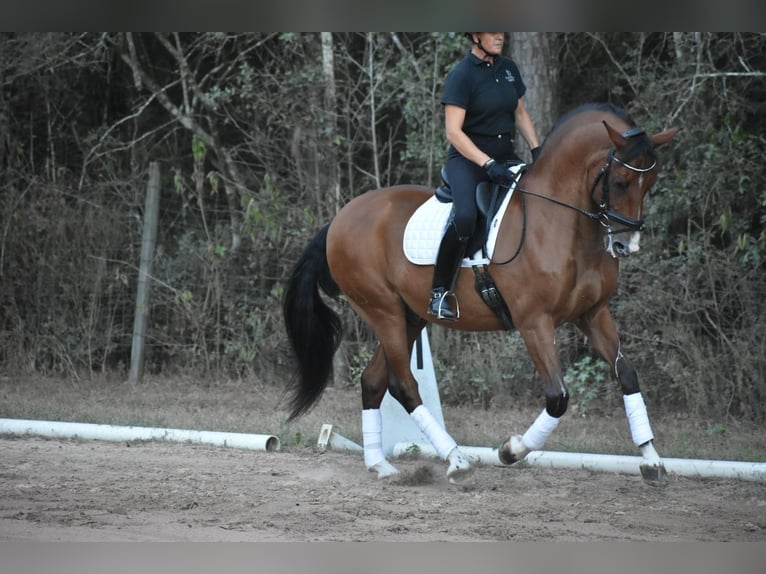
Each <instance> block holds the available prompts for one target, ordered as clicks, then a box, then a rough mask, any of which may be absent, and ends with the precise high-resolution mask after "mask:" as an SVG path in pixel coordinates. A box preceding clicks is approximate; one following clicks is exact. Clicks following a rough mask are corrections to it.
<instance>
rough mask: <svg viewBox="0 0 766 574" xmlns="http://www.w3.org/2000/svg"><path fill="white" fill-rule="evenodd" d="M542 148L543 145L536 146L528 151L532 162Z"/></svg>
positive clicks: (535, 159) (538, 155)
mask: <svg viewBox="0 0 766 574" xmlns="http://www.w3.org/2000/svg"><path fill="white" fill-rule="evenodd" d="M541 149H543V146H540V145H539V146H537V147H533V148H532V149H531V150H530V151H531V152H532V163H534V162H536V161H537V158H538V157H540V150H541Z"/></svg>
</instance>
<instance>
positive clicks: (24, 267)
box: [0, 32, 766, 422]
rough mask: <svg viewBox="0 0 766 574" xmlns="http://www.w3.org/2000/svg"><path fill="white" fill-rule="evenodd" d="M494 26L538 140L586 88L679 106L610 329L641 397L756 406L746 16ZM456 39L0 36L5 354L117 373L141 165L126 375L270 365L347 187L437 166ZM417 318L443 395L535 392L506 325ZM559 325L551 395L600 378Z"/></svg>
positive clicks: (37, 363)
mask: <svg viewBox="0 0 766 574" xmlns="http://www.w3.org/2000/svg"><path fill="white" fill-rule="evenodd" d="M508 47H509V51H508V53H509V54H510V55H512V56H513V57H514V59H515V60H516V61H517V63H518V64H519V66H520V68H521V71H522V74H523V76H524V79H525V81H526V83H527V85H528V86H529V92H528V93H527V96H526V98H525V100H526V102H527V107H528V108H529V109H530V111H531V113H532V116H533V118H534V120H535V123H536V125H537V128H538V131H539V132H540V135H541V136H543V135H544V134H545V133H547V131H548V129H549V128H550V127H551V126H552V125H553V123H554V122H555V120H556V118H557V117H558V116H559V115H561V114H562V113H564V112H566V111H567V110H568V109H571V108H573V107H575V106H576V105H579V104H581V103H585V102H590V101H607V102H612V103H615V104H617V105H619V106H622V107H624V108H625V109H626V110H627V111H628V112H629V113H630V114H631V115H632V116H633V118H634V119H635V120H636V122H637V123H638V124H639V125H641V126H642V127H644V128H645V129H646V130H647V131H649V132H651V131H657V130H660V129H663V128H666V127H670V126H679V127H681V128H682V131H681V132H680V133H679V135H678V136H677V137H676V138H675V139H674V140H673V142H672V143H671V144H670V145H668V146H667V147H665V148H663V150H662V152H661V154H660V155H661V158H662V162H663V167H662V171H661V175H660V178H659V180H658V182H657V185H656V186H655V189H654V190H653V191H652V192H651V194H650V195H651V196H650V197H649V199H648V200H647V205H646V209H647V213H646V215H647V217H646V219H647V224H648V225H647V230H646V232H645V233H644V235H643V240H642V250H641V252H639V253H638V254H636V255H632V256H631V257H630V258H628V259H626V260H624V261H623V262H622V263H621V267H622V272H621V274H620V283H619V290H618V293H617V294H616V296H615V297H614V299H613V302H612V310H613V314H614V316H615V318H616V321H617V323H618V325H619V327H620V330H621V335H622V344H623V351H624V352H625V354H626V355H627V356H628V357H629V358H630V359H631V361H632V362H633V364H634V365H635V366H636V367H637V369H638V372H639V375H640V377H641V380H642V381H644V385H643V390H644V393H645V395H646V396H647V397H648V400H649V401H651V403H652V404H653V405H654V409H655V410H656V409H657V408H659V407H660V406H661V408H662V409H678V410H684V411H687V412H690V413H693V414H695V415H699V416H707V417H712V418H715V419H716V420H726V419H727V418H736V419H738V420H748V421H753V422H763V421H766V408H764V400H765V399H766V378H765V376H764V375H766V297H765V295H766V275H765V274H764V257H765V256H766V232H765V231H766V166H764V161H763V158H764V156H765V152H766V139H765V137H764V127H766V114H764V107H765V106H766V103H765V102H766V34H763V33H708V32H704V33H703V32H699V33H694V32H678V33H670V32H662V33H659V32H658V33H519V32H514V33H511V34H509V42H508ZM467 49H468V43H467V40H466V39H465V38H463V37H462V35H461V34H459V33H382V32H375V33H248V34H227V33H184V34H181V33H168V34H160V33H146V34H132V33H3V34H0V368H1V369H2V372H3V373H6V374H11V373H23V374H25V375H29V374H40V375H52V376H65V377H70V378H72V379H78V380H79V379H83V378H94V377H98V376H102V375H104V374H114V375H117V376H123V377H124V376H126V375H127V369H128V365H129V362H130V352H131V338H132V332H133V320H134V313H135V305H136V281H137V276H138V264H139V255H140V249H141V235H142V226H143V209H144V201H145V193H146V187H147V179H148V166H149V164H150V162H159V164H160V166H161V173H162V178H161V182H162V184H161V199H160V225H159V234H158V243H157V251H156V255H155V258H154V261H153V267H152V304H151V309H150V313H149V317H150V324H149V328H148V338H147V344H148V346H147V365H146V371H147V372H148V373H163V374H171V375H172V374H178V373H186V374H193V376H195V377H209V378H216V377H233V378H243V379H244V378H249V377H257V378H258V379H259V380H261V381H266V382H268V384H275V385H283V384H284V381H285V380H286V379H287V377H289V375H290V371H291V368H292V362H291V359H290V354H289V349H288V347H287V341H286V337H285V333H284V328H283V325H282V320H281V297H282V293H283V288H284V283H285V281H286V277H287V275H288V273H289V270H290V268H291V266H292V264H293V263H294V261H295V260H296V259H297V257H298V255H299V253H300V252H301V251H302V249H303V248H304V246H305V244H306V243H307V241H308V240H309V238H310V237H312V236H313V235H314V233H315V232H316V230H317V229H318V228H319V227H320V226H321V225H322V224H324V223H326V222H328V221H329V220H330V219H331V218H332V216H333V214H334V213H335V212H336V211H337V210H338V209H339V208H340V207H341V206H342V205H343V204H345V203H346V202H347V201H349V200H350V199H351V198H353V197H355V196H356V195H359V194H361V193H363V192H365V191H367V190H369V189H373V188H377V187H382V186H387V185H393V184H399V183H417V184H424V185H429V186H435V185H436V184H437V183H438V176H439V170H440V167H441V163H442V161H443V159H444V156H445V153H446V141H445V138H444V133H443V125H442V122H443V114H442V109H441V106H440V104H439V99H440V95H441V89H442V85H443V81H444V78H445V76H446V73H447V71H448V70H449V69H450V68H451V66H452V65H454V63H455V62H456V61H458V60H459V59H460V58H461V57H462V56H463V55H464V53H465V52H466V51H467ZM524 147H525V146H519V149H520V150H523V154H527V150H526V149H524ZM525 157H527V158H528V156H527V155H525ZM339 310H340V311H341V312H342V315H343V321H344V325H345V332H346V336H345V341H344V343H343V346H342V347H341V350H340V352H339V354H338V357H337V361H336V384H342V385H355V384H357V382H358V375H359V373H360V371H361V369H362V368H363V367H364V365H365V363H366V360H367V359H368V358H369V357H370V356H371V352H372V345H373V344H374V343H373V341H372V337H371V334H370V333H369V332H368V331H367V329H366V328H365V327H364V325H363V324H362V323H360V322H359V320H358V319H357V318H356V316H355V315H354V314H353V313H352V312H351V311H350V309H349V308H348V307H344V306H342V305H341V306H340V307H339ZM429 335H430V338H431V339H430V340H431V348H432V350H433V353H434V356H435V358H436V360H435V368H436V374H437V380H438V381H439V384H440V392H441V395H442V400H443V401H447V402H449V403H451V404H478V405H481V406H487V405H489V404H491V402H492V401H493V400H495V398H496V397H499V396H504V397H512V398H513V399H514V400H517V401H529V402H534V403H535V404H537V403H539V400H540V388H539V384H538V381H537V376H536V374H535V371H534V368H533V366H532V364H531V361H530V360H529V358H528V357H527V354H526V351H525V349H524V347H523V343H522V342H521V340H520V338H519V337H518V335H517V334H514V333H502V332H498V333H460V332H454V331H449V330H445V329H438V328H433V329H430V330H429ZM559 338H560V341H561V351H562V355H563V359H564V364H565V366H566V367H567V381H568V383H569V386H570V389H571V390H572V394H573V398H572V401H573V404H572V406H573V408H574V410H575V411H579V412H580V413H581V414H585V413H587V412H588V411H595V410H598V409H599V408H605V407H607V406H609V405H610V404H611V403H610V401H615V400H618V399H619V396H618V395H619V393H615V392H614V389H613V384H614V383H613V382H611V381H610V378H609V375H608V371H607V368H606V366H604V365H602V364H601V363H599V362H598V361H596V360H595V357H594V355H593V354H592V352H591V351H590V348H589V346H588V345H587V342H586V341H585V340H584V339H583V337H582V335H579V334H578V333H577V332H576V331H575V330H574V329H572V328H570V327H562V328H561V329H560V330H559Z"/></svg>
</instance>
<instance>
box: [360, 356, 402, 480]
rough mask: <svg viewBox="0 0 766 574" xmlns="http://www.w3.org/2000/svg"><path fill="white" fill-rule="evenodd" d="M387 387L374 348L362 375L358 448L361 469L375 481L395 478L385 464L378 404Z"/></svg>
mask: <svg viewBox="0 0 766 574" xmlns="http://www.w3.org/2000/svg"><path fill="white" fill-rule="evenodd" d="M387 386H388V366H387V365H386V356H385V354H384V352H383V347H382V346H378V348H377V349H375V354H374V355H373V356H372V360H370V362H369V364H368V365H367V367H366V368H365V369H364V372H363V373H362V444H363V446H364V465H365V466H366V467H367V470H369V471H370V472H377V473H378V478H387V477H389V476H393V475H395V474H398V473H399V471H398V470H397V468H396V467H395V466H394V465H392V464H391V463H390V462H388V461H387V460H386V455H385V453H384V452H383V417H382V415H381V412H380V403H381V402H382V401H383V395H385V394H386V387H387Z"/></svg>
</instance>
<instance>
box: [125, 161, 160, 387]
mask: <svg viewBox="0 0 766 574" xmlns="http://www.w3.org/2000/svg"><path fill="white" fill-rule="evenodd" d="M159 207H160V164H159V163H158V162H156V161H153V162H151V163H150V164H149V183H148V184H147V186H146V205H145V207H144V228H143V234H142V238H141V265H140V268H139V270H138V288H137V290H136V313H135V318H134V320H133V345H132V348H131V351H130V376H129V381H130V382H131V383H137V382H139V381H140V380H141V378H142V377H143V375H144V346H145V343H146V328H147V323H148V319H149V302H150V301H149V291H150V289H149V288H150V286H151V284H150V277H151V273H152V258H153V257H154V246H155V244H156V243H157V220H158V219H159V212H160V209H159Z"/></svg>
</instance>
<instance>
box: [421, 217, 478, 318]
mask: <svg viewBox="0 0 766 574" xmlns="http://www.w3.org/2000/svg"><path fill="white" fill-rule="evenodd" d="M467 243H468V238H467V237H459V236H458V233H457V229H455V225H454V224H452V223H450V224H449V225H448V226H447V230H446V231H445V232H444V237H442V241H441V244H440V245H439V253H438V255H437V256H436V266H435V267H434V280H433V287H432V288H431V300H430V301H429V302H428V314H429V315H434V316H435V317H438V318H439V319H443V320H445V321H457V320H458V317H459V316H460V313H459V311H457V310H455V309H453V308H452V306H451V305H450V302H449V299H448V297H450V296H451V297H453V298H454V297H455V294H454V293H453V292H452V289H453V288H454V287H455V280H456V279H457V275H458V273H459V272H460V264H461V261H462V260H463V257H464V256H465V249H466V245H467ZM455 307H456V308H458V307H457V298H455Z"/></svg>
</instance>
